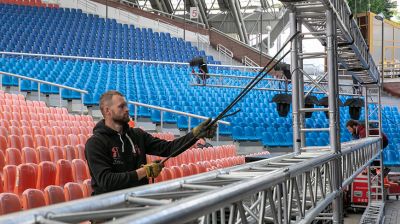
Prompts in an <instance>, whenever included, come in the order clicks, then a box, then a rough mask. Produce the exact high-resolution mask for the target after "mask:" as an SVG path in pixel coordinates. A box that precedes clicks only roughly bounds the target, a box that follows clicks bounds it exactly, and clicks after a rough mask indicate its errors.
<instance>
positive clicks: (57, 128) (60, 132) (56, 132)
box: [52, 126, 64, 136]
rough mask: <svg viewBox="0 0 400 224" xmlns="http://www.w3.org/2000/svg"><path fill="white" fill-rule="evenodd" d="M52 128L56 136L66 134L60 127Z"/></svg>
mask: <svg viewBox="0 0 400 224" xmlns="http://www.w3.org/2000/svg"><path fill="white" fill-rule="evenodd" d="M52 127H53V133H54V135H55V136H57V135H63V134H64V132H63V130H62V129H61V128H60V127H58V126H52Z"/></svg>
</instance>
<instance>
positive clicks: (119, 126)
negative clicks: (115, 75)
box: [85, 90, 216, 195]
mask: <svg viewBox="0 0 400 224" xmlns="http://www.w3.org/2000/svg"><path fill="white" fill-rule="evenodd" d="M100 110H101V113H102V115H103V117H104V119H103V120H101V121H100V122H98V123H97V124H96V126H95V128H94V129H93V136H91V137H90V138H89V139H88V141H87V143H86V146H85V156H86V159H87V161H88V165H89V170H90V175H91V177H92V188H93V194H92V195H98V194H102V193H107V192H111V191H116V190H121V189H125V188H130V187H135V186H140V185H144V184H148V178H155V177H157V176H158V175H159V173H160V172H161V170H162V168H163V165H162V164H161V163H160V162H152V163H148V164H145V163H146V154H151V155H158V156H164V157H166V156H169V155H171V154H172V153H173V152H174V151H175V150H177V149H178V148H179V147H181V146H182V145H184V144H186V143H187V142H188V141H190V142H191V145H193V144H194V143H195V142H196V141H197V140H198V139H200V138H204V137H206V138H212V137H213V136H214V135H215V130H216V126H212V127H211V128H209V129H208V130H206V128H205V127H206V126H207V125H208V124H209V123H210V121H211V119H208V120H207V121H205V122H203V123H201V124H200V125H199V126H197V127H195V128H194V129H193V131H192V132H190V133H188V134H187V135H185V136H183V137H181V138H178V139H175V140H174V141H165V140H161V139H158V138H155V137H153V136H151V135H150V134H148V133H147V132H145V131H143V130H141V129H138V128H130V127H129V126H128V122H129V109H128V105H127V103H126V100H125V98H124V96H123V95H122V94H121V93H119V92H117V91H113V90H112V91H108V92H106V93H104V94H103V95H102V96H101V98H100ZM185 150H186V149H185Z"/></svg>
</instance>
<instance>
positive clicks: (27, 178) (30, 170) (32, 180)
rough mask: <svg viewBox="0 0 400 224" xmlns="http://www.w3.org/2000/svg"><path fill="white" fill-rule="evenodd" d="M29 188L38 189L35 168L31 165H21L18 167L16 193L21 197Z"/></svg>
mask: <svg viewBox="0 0 400 224" xmlns="http://www.w3.org/2000/svg"><path fill="white" fill-rule="evenodd" d="M28 188H36V174H35V168H34V167H33V166H31V165H30V164H20V165H18V167H17V177H16V179H15V187H14V193H15V194H17V195H21V194H22V192H24V191H25V190H26V189H28Z"/></svg>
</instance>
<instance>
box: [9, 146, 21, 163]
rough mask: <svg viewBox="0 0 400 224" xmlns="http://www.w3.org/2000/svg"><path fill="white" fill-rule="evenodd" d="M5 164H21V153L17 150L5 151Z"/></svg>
mask: <svg viewBox="0 0 400 224" xmlns="http://www.w3.org/2000/svg"><path fill="white" fill-rule="evenodd" d="M6 163H7V165H19V164H21V152H20V151H19V149H17V148H8V149H7V150H6Z"/></svg>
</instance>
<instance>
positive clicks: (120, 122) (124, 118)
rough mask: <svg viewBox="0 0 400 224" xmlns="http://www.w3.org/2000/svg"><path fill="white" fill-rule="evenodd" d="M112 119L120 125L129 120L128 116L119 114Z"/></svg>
mask: <svg viewBox="0 0 400 224" xmlns="http://www.w3.org/2000/svg"><path fill="white" fill-rule="evenodd" d="M112 119H113V121H114V122H115V123H117V124H120V125H124V124H126V123H128V122H129V116H126V117H125V116H121V117H117V116H113V118H112Z"/></svg>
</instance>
